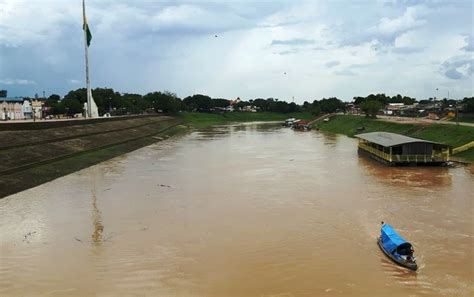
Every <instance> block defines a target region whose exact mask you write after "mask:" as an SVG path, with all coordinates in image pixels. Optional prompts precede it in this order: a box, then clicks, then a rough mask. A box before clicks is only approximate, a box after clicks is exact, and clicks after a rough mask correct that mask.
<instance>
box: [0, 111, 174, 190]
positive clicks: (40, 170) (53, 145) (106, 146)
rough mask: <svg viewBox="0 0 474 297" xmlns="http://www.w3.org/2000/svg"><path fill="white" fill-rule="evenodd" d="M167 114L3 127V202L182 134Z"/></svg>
mask: <svg viewBox="0 0 474 297" xmlns="http://www.w3.org/2000/svg"><path fill="white" fill-rule="evenodd" d="M180 123H181V121H180V120H178V119H176V118H173V117H167V116H135V117H123V118H111V119H100V120H86V121H58V122H36V123H17V124H15V123H13V124H1V125H0V139H2V141H1V142H0V198H1V197H5V196H7V195H11V194H13V193H16V192H19V191H22V190H25V189H28V188H31V187H34V186H36V185H39V184H42V183H45V182H47V181H50V180H53V179H55V178H58V177H60V176H63V175H66V174H69V173H71V172H74V171H77V170H80V169H83V168H85V167H88V166H91V165H94V164H97V163H99V162H102V161H104V160H107V159H110V158H113V157H116V156H119V155H121V154H124V153H127V152H130V151H133V150H135V149H138V148H141V147H143V146H146V145H149V144H151V143H154V142H157V141H159V140H161V139H164V138H167V137H169V136H171V135H174V134H176V133H177V132H179V131H182V127H180V126H179V125H180Z"/></svg>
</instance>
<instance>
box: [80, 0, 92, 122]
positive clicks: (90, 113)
mask: <svg viewBox="0 0 474 297" xmlns="http://www.w3.org/2000/svg"><path fill="white" fill-rule="evenodd" d="M82 17H83V27H82V30H83V31H84V50H85V58H86V88H87V91H86V92H87V113H86V117H87V118H92V108H91V95H92V91H91V85H90V81H89V49H88V45H87V30H86V28H85V25H86V4H85V0H82Z"/></svg>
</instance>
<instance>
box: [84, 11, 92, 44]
mask: <svg viewBox="0 0 474 297" xmlns="http://www.w3.org/2000/svg"><path fill="white" fill-rule="evenodd" d="M82 29H83V30H84V31H85V32H86V38H87V46H88V47H89V46H90V45H91V40H92V34H91V30H89V25H88V24H87V19H86V16H85V15H84V25H83V26H82Z"/></svg>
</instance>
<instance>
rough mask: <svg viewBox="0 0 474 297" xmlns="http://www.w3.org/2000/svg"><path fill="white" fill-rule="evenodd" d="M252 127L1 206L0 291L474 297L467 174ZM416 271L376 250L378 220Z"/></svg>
mask: <svg viewBox="0 0 474 297" xmlns="http://www.w3.org/2000/svg"><path fill="white" fill-rule="evenodd" d="M356 146H357V143H356V141H355V140H354V139H350V138H347V137H345V136H335V135H327V134H323V133H320V132H317V131H311V132H295V131H292V130H290V129H286V128H282V127H280V126H278V125H274V124H273V125H272V124H263V123H253V124H243V125H234V126H220V127H214V128H212V129H207V130H202V131H195V132H192V133H189V134H188V135H185V136H182V137H178V138H174V139H170V140H167V141H164V142H160V143H158V144H156V145H152V146H149V147H145V148H142V149H140V150H137V151H135V152H132V153H130V154H128V155H125V156H121V157H119V158H115V159H112V160H110V161H107V162H103V163H101V164H98V165H96V166H93V167H90V168H87V169H85V170H82V171H80V172H76V173H74V174H70V175H68V176H65V177H62V178H59V179H57V180H54V181H52V182H50V183H47V184H43V185H41V186H39V187H36V188H32V189H30V190H27V191H24V192H21V193H18V194H16V195H12V196H9V197H6V198H4V199H2V200H0V236H1V250H0V296H186V297H188V296H189V297H190V296H230V297H232V296H239V297H240V296H242V297H244V296H245V297H247V296H248V297H252V296H259V297H261V296H274V297H277V296H278V297H283V296H285V297H288V296H474V287H473V279H474V249H473V247H474V219H473V216H474V203H473V199H474V198H473V197H474V195H473V193H474V169H473V168H472V167H471V168H469V167H458V168H390V167H385V166H383V165H381V164H378V163H375V162H374V161H371V160H368V159H365V158H364V157H359V156H358V155H357V152H356V151H357V147H356ZM381 220H384V221H385V222H389V223H390V224H392V225H393V226H394V227H395V228H396V229H397V230H399V232H400V233H401V234H402V236H404V237H405V238H407V239H408V240H409V241H411V242H412V243H413V245H414V248H415V253H416V255H417V257H418V263H419V266H420V268H419V270H418V271H417V272H410V271H408V270H406V269H404V268H401V267H399V266H396V265H394V264H393V263H392V262H391V261H389V260H388V259H387V258H386V257H385V256H384V255H383V253H382V252H381V251H380V250H379V248H378V246H377V244H376V237H377V235H378V234H379V230H380V221H381Z"/></svg>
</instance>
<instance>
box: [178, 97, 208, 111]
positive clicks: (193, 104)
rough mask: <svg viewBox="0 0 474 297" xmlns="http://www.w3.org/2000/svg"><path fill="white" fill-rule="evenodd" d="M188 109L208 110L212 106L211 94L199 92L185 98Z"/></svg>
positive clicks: (184, 101)
mask: <svg viewBox="0 0 474 297" xmlns="http://www.w3.org/2000/svg"><path fill="white" fill-rule="evenodd" d="M183 103H184V105H185V106H186V110H189V111H193V110H198V111H208V110H210V109H211V107H212V99H211V97H209V96H205V95H201V94H197V95H193V96H188V97H186V98H184V99H183Z"/></svg>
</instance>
